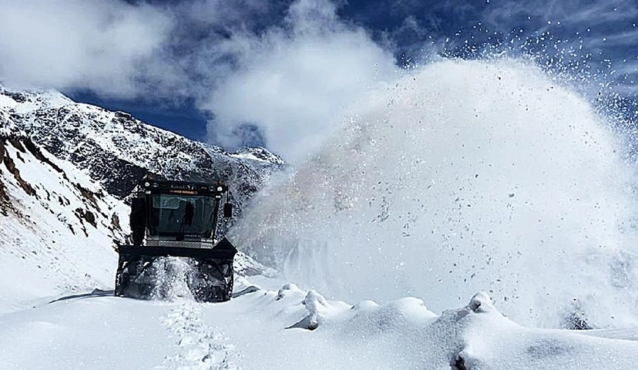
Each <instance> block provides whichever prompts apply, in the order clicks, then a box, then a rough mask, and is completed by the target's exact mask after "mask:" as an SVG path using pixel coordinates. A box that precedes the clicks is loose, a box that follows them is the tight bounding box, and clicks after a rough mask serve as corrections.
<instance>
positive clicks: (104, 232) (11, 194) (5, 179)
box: [0, 92, 277, 313]
mask: <svg viewBox="0 0 638 370" xmlns="http://www.w3.org/2000/svg"><path fill="white" fill-rule="evenodd" d="M5 93H6V92H5ZM0 97H1V98H0V105H2V104H4V105H5V106H7V105H8V104H9V103H11V101H12V102H13V103H11V104H13V105H12V108H11V112H13V113H10V112H8V111H6V110H2V109H0V277H1V279H0V313H5V312H11V311H15V310H20V309H24V308H27V307H31V306H32V305H33V304H35V303H37V302H39V301H42V300H44V301H46V300H50V299H52V298H57V297H59V296H60V295H68V294H72V293H73V292H84V291H87V290H92V289H94V288H99V289H112V287H113V281H114V274H115V269H116V265H117V253H116V252H115V246H116V243H117V242H122V241H124V240H125V238H126V236H127V235H128V233H129V230H128V214H129V207H128V206H127V205H126V204H125V203H124V201H123V200H121V199H118V198H117V197H115V196H113V195H111V194H109V193H108V192H107V191H105V190H104V189H103V188H102V186H101V185H102V184H100V183H96V182H95V181H94V179H92V178H91V177H90V175H91V173H92V172H91V170H90V168H87V169H88V171H83V170H81V169H80V168H78V167H77V164H76V163H74V162H71V161H69V160H66V159H59V158H56V157H55V156H54V155H53V154H51V153H50V152H48V151H47V150H46V149H43V148H42V147H41V146H39V145H38V144H37V143H35V142H34V141H33V140H32V137H34V136H32V135H28V134H26V133H25V131H23V130H22V129H21V127H22V126H21V125H20V124H19V122H16V117H17V120H18V121H19V120H20V117H21V116H20V115H17V116H16V113H15V112H23V113H24V112H30V109H32V108H33V107H45V108H43V109H49V108H52V107H56V106H59V105H60V104H69V102H70V101H69V100H68V99H66V98H64V97H63V96H60V95H56V94H53V93H51V94H42V95H38V96H36V97H35V98H34V97H31V100H28V99H27V98H26V97H25V96H24V95H23V94H22V95H20V94H19V95H10V96H9V95H0ZM3 99H4V100H3ZM7 99H10V100H11V101H10V102H7ZM13 99H17V101H14V100H13ZM20 102H22V103H20ZM21 104H22V105H21ZM91 109H98V108H96V107H91ZM140 125H142V124H141V123H140ZM83 130H86V132H87V133H86V135H87V136H91V135H94V134H93V133H91V131H90V130H89V129H87V128H86V127H84V128H83ZM94 136H95V135H94ZM79 145H80V146H82V145H84V144H79ZM133 149H135V147H133ZM138 149H139V148H138ZM224 156H226V157H228V155H226V154H224ZM241 156H243V157H249V158H250V159H240V160H237V161H238V163H239V164H237V167H238V168H248V167H247V166H245V165H244V164H243V163H244V162H250V161H254V162H255V163H256V165H255V166H256V168H259V171H261V172H260V173H259V174H257V171H256V170H253V169H250V170H249V171H248V172H249V173H250V174H252V175H254V176H252V177H250V176H249V177H248V178H247V179H246V183H243V182H242V181H243V179H237V181H238V182H237V183H235V184H234V185H235V187H236V188H242V187H247V188H250V187H253V186H255V184H259V182H260V181H263V180H264V178H263V177H260V176H261V175H262V174H266V173H267V172H268V171H270V167H271V166H272V163H274V162H271V161H272V160H275V161H276V160H277V158H276V157H274V156H272V155H271V154H270V153H268V152H266V151H262V150H260V149H250V150H248V151H246V152H245V153H242V154H241ZM70 157H73V156H70ZM229 158H231V160H234V159H232V157H229ZM117 163H118V162H117V161H115V162H113V163H109V164H108V166H110V167H104V169H105V170H108V171H118V170H119V169H120V168H119V167H117ZM80 164H82V163H80ZM84 164H86V163H84ZM105 166H106V165H105ZM232 169H234V167H233V168H232ZM145 171H146V170H143V171H142V170H140V173H145ZM238 173H239V172H238ZM120 175H121V173H120ZM118 176H119V175H118ZM121 179H122V178H121V177H117V178H116V179H114V180H113V181H116V180H121ZM124 181H126V179H124ZM246 191H247V192H246V193H241V194H240V196H238V197H236V198H235V201H236V203H237V202H238V201H240V200H242V197H244V196H245V197H247V196H248V195H249V192H254V191H255V189H249V190H246ZM235 268H236V271H237V273H239V274H242V275H251V274H255V273H264V272H266V271H267V270H266V269H265V268H264V267H263V266H261V265H259V264H258V263H255V262H254V261H252V260H251V259H250V258H249V257H247V256H246V255H244V254H243V253H239V255H238V256H237V258H236V266H235Z"/></svg>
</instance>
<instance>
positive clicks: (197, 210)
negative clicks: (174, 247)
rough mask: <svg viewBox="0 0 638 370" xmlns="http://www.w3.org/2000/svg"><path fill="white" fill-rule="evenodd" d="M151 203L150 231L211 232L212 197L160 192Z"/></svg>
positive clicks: (199, 234) (165, 233) (173, 232)
mask: <svg viewBox="0 0 638 370" xmlns="http://www.w3.org/2000/svg"><path fill="white" fill-rule="evenodd" d="M152 198H153V202H152V203H153V204H152V211H151V214H152V219H151V224H152V228H151V230H152V233H153V234H159V235H187V234H188V235H193V234H197V235H198V236H202V237H205V236H208V235H210V234H211V232H212V226H213V225H212V224H213V205H214V198H213V197H205V196H201V195H200V196H197V195H194V196H189V195H172V194H160V195H155V196H153V197H152Z"/></svg>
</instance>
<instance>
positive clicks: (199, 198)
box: [131, 180, 232, 248]
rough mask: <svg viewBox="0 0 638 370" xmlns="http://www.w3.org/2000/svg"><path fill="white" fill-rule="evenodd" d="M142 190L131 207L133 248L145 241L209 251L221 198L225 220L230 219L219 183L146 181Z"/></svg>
mask: <svg viewBox="0 0 638 370" xmlns="http://www.w3.org/2000/svg"><path fill="white" fill-rule="evenodd" d="M142 188H143V194H141V195H140V196H138V197H137V198H135V199H133V202H132V205H131V229H132V230H133V242H134V245H138V246H139V245H142V243H144V239H145V240H146V245H148V246H161V245H170V246H180V245H183V246H185V247H190V248H197V247H199V248H206V247H211V248H212V246H213V245H214V244H215V243H216V242H217V241H216V240H215V237H216V231H217V230H216V229H217V224H218V220H219V217H218V216H219V213H220V204H221V203H222V200H223V198H226V202H225V204H224V207H223V212H224V216H225V217H230V216H231V215H232V205H231V204H230V202H228V195H227V191H228V187H227V186H226V185H223V184H221V183H217V184H204V183H192V182H182V181H159V180H145V181H143V183H142ZM196 244H199V245H196Z"/></svg>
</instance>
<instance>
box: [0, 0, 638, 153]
mask: <svg viewBox="0 0 638 370" xmlns="http://www.w3.org/2000/svg"><path fill="white" fill-rule="evenodd" d="M636 22H638V4H637V3H636V2H635V1H633V0H632V1H627V0H610V1H603V0H600V1H591V0H575V1H569V2H567V1H560V0H523V1H511V0H510V1H505V0H484V1H476V0H456V1H451V0H443V1H430V0H425V1H418V0H397V1H334V2H331V1H329V0H317V1H311V0H296V1H262V0H240V1H235V0H226V1H223V0H193V1H181V0H147V1H141V0H128V1H124V0H109V1H102V0H64V1H48V0H25V1H20V2H16V1H13V0H0V50H2V52H1V53H0V81H2V82H3V83H4V84H9V85H18V86H34V87H51V88H55V89H58V90H61V91H62V92H64V93H65V94H68V95H70V96H71V97H73V98H74V99H76V100H79V101H83V102H88V103H93V104H97V105H101V106H104V107H106V108H108V109H115V110H124V111H128V112H131V113H133V114H134V115H135V116H136V117H138V118H140V119H142V120H144V121H146V122H149V123H152V124H155V125H158V126H160V127H164V128H167V129H170V130H172V131H175V132H178V133H181V134H184V135H186V136H188V137H191V138H194V139H198V140H208V141H211V142H218V143H222V144H225V145H230V146H237V145H241V144H242V143H243V144H246V143H248V144H256V143H259V142H260V141H262V140H260V139H257V140H256V139H255V138H254V135H245V134H244V135H243V136H244V138H243V139H242V138H241V137H240V138H239V139H238V138H237V136H242V135H241V134H239V135H238V133H249V134H254V133H255V129H254V128H255V127H259V130H263V131H264V132H265V134H264V135H258V136H259V137H262V138H263V137H265V138H266V140H270V141H273V140H275V139H276V136H277V134H276V132H278V131H277V130H279V129H280V127H276V126H277V125H276V124H275V123H274V122H276V121H282V122H283V121H286V122H288V123H287V126H285V127H286V129H287V130H288V131H290V132H291V135H293V136H294V135H312V134H313V133H315V132H316V130H317V129H315V128H314V126H317V125H321V124H320V120H321V119H325V118H326V117H327V114H328V112H330V111H331V110H333V109H334V106H335V105H339V104H343V101H344V100H351V99H355V98H356V96H358V94H360V93H361V91H362V89H364V87H365V86H369V85H370V84H371V83H373V82H374V81H376V80H379V79H383V78H385V77H387V76H391V75H392V73H394V72H393V71H392V69H393V68H394V69H396V68H406V67H414V66H415V65H419V64H423V63H428V62H430V61H432V60H435V59H437V58H440V57H463V58H478V57H484V56H485V54H486V53H487V52H486V50H491V51H490V53H492V54H496V53H502V52H506V53H507V54H508V55H511V56H514V57H521V56H522V57H526V56H530V55H532V56H534V57H535V58H537V60H538V61H539V64H541V65H542V66H544V67H546V68H548V69H553V70H556V71H564V70H569V73H572V74H574V75H575V76H577V78H586V80H587V82H586V83H584V88H583V89H584V90H585V93H588V92H587V91H589V93H591V95H592V96H595V95H596V94H597V92H598V91H602V92H603V93H604V94H608V93H610V92H612V90H613V93H617V94H619V95H620V96H623V97H628V98H633V97H634V96H636V94H637V91H638V90H637V88H636V85H635V80H636V79H638V42H636V40H638V28H637V27H636ZM487 54H489V53H487ZM601 84H607V85H605V86H603V87H601ZM274 86H276V89H275V90H273V89H274V88H275V87H274ZM300 107H311V108H309V109H307V110H308V112H306V113H305V115H303V114H302V115H297V114H296V112H299V111H302V110H306V109H304V108H300ZM291 112H292V113H291ZM262 121H263V122H262ZM301 121H303V122H308V123H303V124H302V123H299V122H301ZM300 125H305V126H306V127H300ZM269 132H270V134H269ZM269 138H270V139H269ZM266 144H270V143H266ZM275 144H276V143H275Z"/></svg>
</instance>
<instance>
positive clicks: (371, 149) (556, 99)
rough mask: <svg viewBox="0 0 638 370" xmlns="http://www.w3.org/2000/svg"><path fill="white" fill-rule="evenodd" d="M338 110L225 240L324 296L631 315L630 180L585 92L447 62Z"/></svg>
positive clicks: (502, 68) (636, 274) (497, 65)
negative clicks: (333, 130) (327, 138)
mask: <svg viewBox="0 0 638 370" xmlns="http://www.w3.org/2000/svg"><path fill="white" fill-rule="evenodd" d="M352 112H354V113H353V114H352V115H351V116H350V117H349V120H350V124H349V125H348V126H347V128H345V129H343V130H341V131H340V132H339V133H338V134H336V135H335V136H334V137H333V139H332V141H331V142H330V144H329V145H326V146H325V147H324V148H323V150H322V151H320V152H319V155H317V156H316V157H315V158H314V159H312V160H309V161H307V162H306V163H305V164H303V165H301V166H300V167H299V168H298V169H297V171H296V172H295V173H294V175H293V176H292V178H291V179H290V180H289V181H288V182H286V183H284V184H283V185H280V186H277V187H274V188H272V189H269V190H268V191H267V193H264V194H263V196H261V197H260V198H258V200H257V201H256V204H255V207H254V208H253V209H252V210H251V212H250V213H249V214H248V216H247V217H246V218H245V219H244V220H243V221H242V222H241V223H240V225H239V227H238V228H236V230H235V234H234V235H233V241H234V242H235V244H236V245H240V246H242V247H244V248H246V247H249V248H251V250H250V253H252V254H253V255H254V256H256V257H259V258H261V260H262V261H269V262H270V263H272V264H274V265H275V266H276V267H278V268H279V269H280V270H281V271H282V272H283V274H285V275H286V278H287V279H292V280H293V281H295V282H298V283H301V284H303V285H304V286H311V287H313V288H315V289H318V290H320V291H322V292H324V293H328V294H329V295H330V296H331V297H338V298H340V299H349V300H360V299H364V298H367V299H369V298H372V299H381V300H383V299H392V298H397V297H402V296H406V295H413V296H418V297H420V298H422V299H424V300H425V301H427V302H428V304H429V306H430V307H431V308H433V309H435V310H442V309H444V308H446V307H452V306H455V305H458V304H459V302H462V300H463V299H464V297H467V296H470V295H472V294H473V293H474V292H476V291H479V290H484V291H488V292H490V294H491V295H492V296H493V297H494V298H495V300H496V302H497V305H498V306H499V307H500V309H501V311H503V312H504V313H505V314H506V315H508V316H510V317H512V318H513V319H514V320H516V321H518V322H521V323H525V324H530V325H538V326H551V327H558V326H569V325H568V324H566V323H565V320H570V319H569V317H578V318H583V317H584V318H585V319H586V320H587V321H588V324H589V325H593V326H614V325H623V324H628V323H632V324H636V323H638V320H637V319H638V312H637V311H636V308H635V307H636V302H637V300H638V286H637V285H636V281H638V280H637V278H638V255H637V254H636V252H637V251H636V247H635V246H636V238H635V236H636V230H635V227H634V223H633V214H632V211H631V210H632V209H635V202H634V201H633V199H632V195H633V194H632V189H631V186H632V183H633V180H634V176H633V173H632V172H631V171H630V170H629V166H628V164H627V163H625V159H624V158H625V157H624V154H623V150H622V145H621V143H619V139H618V138H617V137H616V136H615V135H614V134H613V133H612V130H611V128H610V125H609V122H607V121H606V119H605V118H604V117H600V116H599V115H597V114H596V113H595V112H594V111H593V109H592V107H591V106H590V105H589V104H588V102H587V101H585V100H584V99H582V98H581V97H579V96H578V95H577V94H575V93H573V92H572V91H571V90H570V89H568V88H565V87H561V86H560V84H558V83H556V82H555V81H552V80H550V79H548V78H547V77H546V75H544V73H543V72H541V71H540V70H539V69H537V68H536V67H535V66H533V65H528V64H525V63H522V62H518V61H508V60H500V61H460V60H448V61H442V62H439V63H434V64H431V65H428V66H425V67H423V68H421V69H420V70H418V71H415V73H414V74H413V75H411V76H408V77H405V78H403V79H401V80H400V81H399V82H397V83H396V84H394V85H393V86H392V87H391V88H389V89H386V90H383V91H379V92H378V93H376V94H373V95H372V96H371V98H370V99H369V100H368V101H365V102H361V103H360V104H358V105H357V107H355V108H353V109H352ZM576 311H577V312H576ZM574 315H576V316H574Z"/></svg>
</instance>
